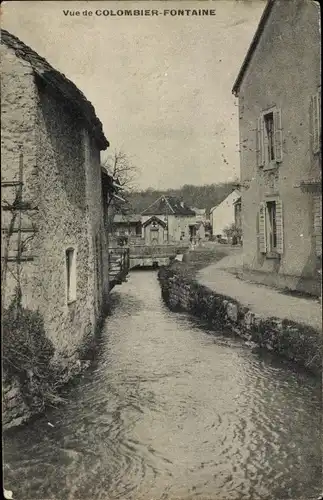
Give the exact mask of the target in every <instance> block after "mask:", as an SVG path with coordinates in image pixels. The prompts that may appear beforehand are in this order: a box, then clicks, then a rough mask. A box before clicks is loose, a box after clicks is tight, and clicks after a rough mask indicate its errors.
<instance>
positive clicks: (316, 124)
mask: <svg viewBox="0 0 323 500" xmlns="http://www.w3.org/2000/svg"><path fill="white" fill-rule="evenodd" d="M310 118H311V130H310V133H311V143H312V151H313V153H314V154H317V153H319V152H320V151H321V87H320V88H319V90H318V92H317V93H316V94H315V95H313V96H312V97H311V108H310Z"/></svg>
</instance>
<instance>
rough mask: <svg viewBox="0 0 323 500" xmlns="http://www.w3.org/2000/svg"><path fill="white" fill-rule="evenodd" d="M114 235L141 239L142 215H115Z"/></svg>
mask: <svg viewBox="0 0 323 500" xmlns="http://www.w3.org/2000/svg"><path fill="white" fill-rule="evenodd" d="M112 234H113V235H114V236H130V237H133V238H138V237H139V238H141V215H137V214H115V216H114V217H113V223H112Z"/></svg>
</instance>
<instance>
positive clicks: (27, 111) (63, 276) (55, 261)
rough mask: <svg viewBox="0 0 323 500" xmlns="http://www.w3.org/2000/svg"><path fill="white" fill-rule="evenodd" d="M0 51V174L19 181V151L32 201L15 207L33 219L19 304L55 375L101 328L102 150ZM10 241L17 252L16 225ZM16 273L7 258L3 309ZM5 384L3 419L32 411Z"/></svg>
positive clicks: (69, 112)
mask: <svg viewBox="0 0 323 500" xmlns="http://www.w3.org/2000/svg"><path fill="white" fill-rule="evenodd" d="M1 55H2V60H1V69H2V71H1V131H2V134H1V142H2V149H1V159H2V169H1V180H2V181H13V180H18V174H19V158H20V155H21V154H22V162H23V201H24V202H26V203H29V206H30V207H33V210H24V211H23V212H22V227H23V228H24V229H26V228H29V229H31V228H34V231H33V233H23V239H25V238H26V237H30V236H32V238H30V242H29V244H28V248H27V250H26V252H25V253H24V255H25V256H32V257H33V261H30V262H24V263H23V264H22V268H21V277H20V284H21V289H22V305H23V307H24V308H27V309H28V310H33V311H35V310H38V312H39V314H40V315H41V317H42V318H43V322H44V329H45V333H46V336H47V337H48V338H49V339H50V340H51V342H52V344H53V346H54V348H55V355H54V358H53V364H54V365H55V366H56V365H57V371H56V372H55V373H57V376H58V378H59V383H61V382H63V381H64V380H65V381H67V380H69V379H70V378H71V376H72V375H73V373H78V372H79V371H80V369H81V365H82V363H81V361H80V348H82V349H83V347H84V346H86V345H88V344H89V343H91V339H92V338H93V335H94V332H95V331H96V330H97V328H99V326H100V321H101V316H102V310H103V308H104V306H105V301H104V299H107V294H108V290H109V284H108V269H107V263H108V259H107V258H106V256H107V241H106V235H105V231H104V227H103V223H104V221H103V204H102V187H101V170H100V149H99V146H98V145H97V143H96V142H95V140H94V139H93V137H92V135H91V133H90V132H89V131H88V129H87V124H86V123H85V122H84V120H83V119H82V117H81V116H80V115H79V113H77V111H76V109H75V108H73V107H71V105H70V104H69V102H68V100H67V99H62V97H61V96H60V95H59V94H58V92H57V91H55V89H53V88H52V86H50V85H45V84H44V82H43V81H42V79H40V78H39V77H37V76H35V74H34V73H33V71H32V68H31V66H30V64H29V63H28V62H26V61H24V60H22V59H20V58H19V57H17V55H16V54H15V52H14V50H12V49H11V48H8V47H7V46H6V45H4V44H2V45H1ZM15 191H16V187H10V188H5V189H3V190H2V199H3V200H6V201H8V203H12V202H13V201H14V197H15ZM35 208H37V209H35ZM11 217H12V212H9V211H7V212H4V211H3V213H2V225H3V227H8V226H9V224H10V220H11ZM9 247H10V248H9V253H10V254H11V255H16V252H17V248H18V242H17V233H15V234H13V235H12V238H11V239H10V245H9ZM69 248H73V249H74V251H75V256H76V299H75V300H74V301H69V300H68V298H67V271H66V267H67V266H66V250H67V249H69ZM14 275H17V265H16V263H15V262H11V263H8V272H7V273H6V281H5V282H2V292H4V293H3V296H2V300H3V302H2V304H3V307H4V308H7V307H8V306H9V305H10V303H11V301H12V299H13V298H14V297H15V293H16V292H15V289H16V285H17V280H16V279H15V278H14ZM58 364H59V365H60V366H59V367H58ZM12 384H13V387H11V388H10V389H8V390H7V391H6V392H7V393H8V394H9V395H10V397H8V398H7V397H6V398H5V399H4V406H3V413H4V418H5V419H7V420H8V422H9V421H12V422H13V421H16V419H17V418H18V419H20V418H21V412H22V413H24V414H25V417H26V418H27V417H28V415H29V413H30V411H29V410H28V411H27V410H26V407H25V403H23V404H22V403H21V400H22V396H21V394H20V395H19V396H17V394H16V392H17V391H18V392H19V390H20V389H19V386H17V383H16V381H12ZM9 385H10V384H9ZM9 385H8V384H7V385H6V387H9ZM12 389H14V390H13V391H12ZM13 394H14V396H12V395H13ZM7 401H8V404H7ZM14 402H15V404H14ZM23 409H25V410H26V411H25V412H23ZM10 415H11V416H10Z"/></svg>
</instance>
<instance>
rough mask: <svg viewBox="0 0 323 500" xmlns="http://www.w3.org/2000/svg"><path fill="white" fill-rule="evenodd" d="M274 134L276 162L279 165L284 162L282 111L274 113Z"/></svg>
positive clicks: (277, 110)
mask: <svg viewBox="0 0 323 500" xmlns="http://www.w3.org/2000/svg"><path fill="white" fill-rule="evenodd" d="M274 132H275V160H276V162H277V163H281V162H282V161H283V131H282V114H281V110H280V109H276V110H275V111H274Z"/></svg>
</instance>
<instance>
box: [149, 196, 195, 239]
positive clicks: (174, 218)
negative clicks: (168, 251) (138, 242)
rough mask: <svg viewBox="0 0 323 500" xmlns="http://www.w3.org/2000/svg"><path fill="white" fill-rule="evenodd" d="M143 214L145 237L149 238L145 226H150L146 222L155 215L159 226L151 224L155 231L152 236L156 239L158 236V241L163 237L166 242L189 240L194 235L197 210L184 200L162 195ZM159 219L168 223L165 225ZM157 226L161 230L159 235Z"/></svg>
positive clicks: (155, 220)
mask: <svg viewBox="0 0 323 500" xmlns="http://www.w3.org/2000/svg"><path fill="white" fill-rule="evenodd" d="M141 216H142V217H141V221H142V225H143V234H142V235H143V237H144V238H145V239H146V238H147V231H148V229H145V228H147V227H148V226H147V225H146V226H145V223H146V222H147V221H148V220H149V219H151V217H152V216H154V217H155V219H154V222H155V223H157V226H156V225H155V226H154V228H153V227H152V226H149V227H150V228H151V231H153V235H152V236H151V238H153V239H154V240H156V238H157V239H158V241H161V240H162V239H163V240H164V242H165V243H167V242H168V243H170V242H179V241H189V240H190V238H191V237H192V235H193V228H194V227H195V224H196V215H195V212H194V211H193V210H192V209H191V208H189V207H188V206H187V205H186V204H185V203H184V202H183V201H181V200H180V199H178V198H175V197H174V196H161V197H160V198H158V199H157V200H156V201H155V202H154V203H152V204H151V205H150V206H149V207H148V208H146V210H144V211H143V212H142V214H141ZM157 219H158V220H157ZM158 221H161V222H162V223H163V224H166V226H165V227H163V225H162V224H160V223H159V222H158ZM156 227H158V231H160V235H159V236H158V237H157V235H156V234H155V233H156ZM161 234H162V236H161Z"/></svg>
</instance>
